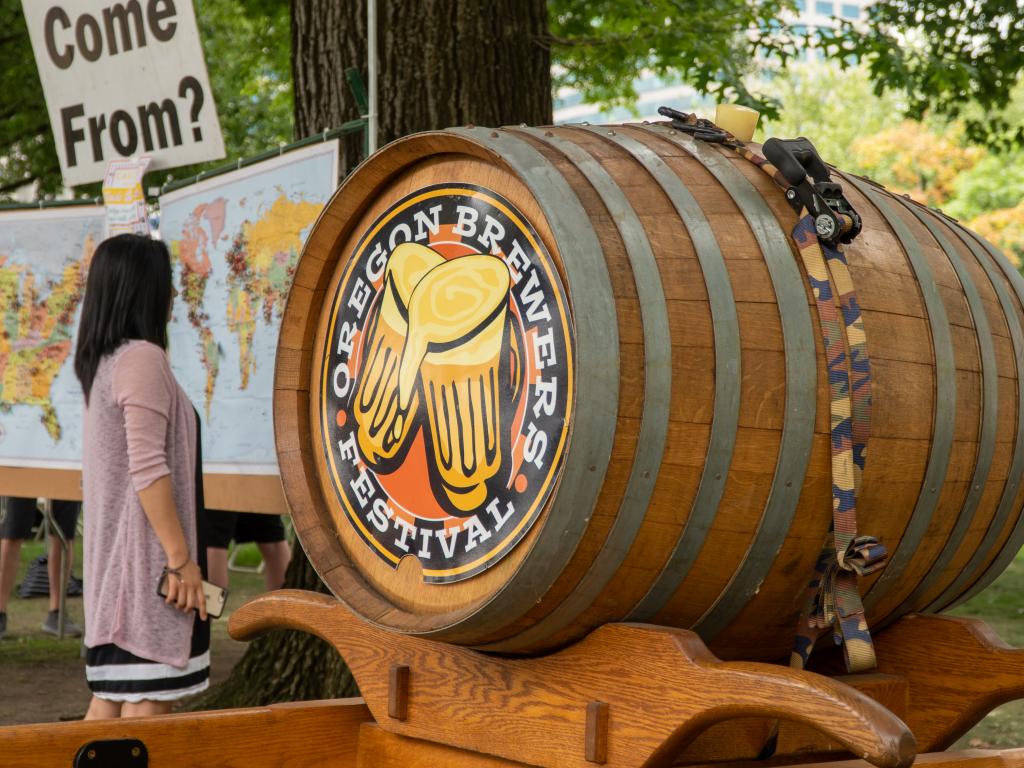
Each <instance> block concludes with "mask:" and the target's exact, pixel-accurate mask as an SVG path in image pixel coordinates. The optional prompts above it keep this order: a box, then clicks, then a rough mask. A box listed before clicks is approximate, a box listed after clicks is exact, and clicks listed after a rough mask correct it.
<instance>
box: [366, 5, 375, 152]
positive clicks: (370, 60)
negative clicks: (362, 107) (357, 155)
mask: <svg viewBox="0 0 1024 768" xmlns="http://www.w3.org/2000/svg"><path fill="white" fill-rule="evenodd" d="M366 57H367V65H366V71H367V79H368V80H369V81H370V82H369V84H368V85H369V89H370V99H369V100H370V109H369V111H368V112H367V114H366V149H367V154H368V155H372V154H373V153H374V152H376V151H377V0H366Z"/></svg>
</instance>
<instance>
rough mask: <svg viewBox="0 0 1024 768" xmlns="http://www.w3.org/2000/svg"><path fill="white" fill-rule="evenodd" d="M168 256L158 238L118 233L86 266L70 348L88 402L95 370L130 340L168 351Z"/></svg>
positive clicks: (103, 244) (76, 372) (169, 285)
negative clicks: (75, 336) (79, 312)
mask: <svg viewBox="0 0 1024 768" xmlns="http://www.w3.org/2000/svg"><path fill="white" fill-rule="evenodd" d="M170 310H171V255H170V253H169V252H168V250H167V246H166V245H165V244H164V243H162V242H161V241H159V240H153V239H152V238H149V237H143V236H141V235H117V236H115V237H111V238H108V239H106V240H104V241H103V242H102V243H100V244H99V247H97V248H96V253H95V254H93V257H92V263H91V264H90V265H89V279H88V281H87V282H86V284H85V298H84V299H83V301H82V320H81V322H80V323H79V326H78V342H77V346H76V347H75V375H77V376H78V380H79V381H80V382H81V383H82V390H83V391H84V392H85V400H86V402H88V401H89V393H90V392H91V390H92V382H93V379H94V378H96V369H97V368H98V367H99V364H100V360H101V359H103V356H104V355H109V354H110V353H111V352H113V351H114V350H115V349H117V348H118V347H119V346H121V344H123V343H124V342H125V341H127V340H129V339H144V340H145V341H151V342H153V343H154V344H156V345H158V346H160V347H162V348H164V349H167V317H168V315H169V314H170Z"/></svg>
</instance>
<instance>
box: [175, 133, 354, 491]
mask: <svg viewBox="0 0 1024 768" xmlns="http://www.w3.org/2000/svg"><path fill="white" fill-rule="evenodd" d="M337 179H338V145H337V142H329V143H324V144H318V145H313V146H310V147H305V148H302V149H297V150H294V151H291V152H288V153H286V154H284V155H281V156H279V157H276V158H273V159H271V160H267V161H264V162H262V163H259V164H256V165H253V166H250V167H247V168H242V169H240V170H237V171H232V172H230V173H227V174H223V175H221V176H216V177H214V178H211V179H209V180H206V181H201V182H199V183H197V184H193V185H191V186H188V187H184V188H182V189H180V190H175V191H173V192H169V193H167V194H166V195H164V196H163V197H161V199H160V236H161V237H162V238H163V240H164V241H165V242H166V243H167V244H168V245H169V246H170V249H171V256H172V260H173V268H174V284H175V286H176V287H177V289H178V294H179V295H178V298H177V300H176V301H175V306H174V311H173V316H172V319H171V324H170V328H169V334H168V335H169V343H170V352H171V366H172V368H173V370H174V374H175V376H176V377H177V379H178V381H179V383H180V384H181V386H182V387H183V388H184V389H185V391H186V393H187V394H188V395H189V397H190V398H191V400H192V402H193V404H194V405H195V406H196V408H197V409H198V411H199V414H200V416H201V417H202V422H203V459H204V471H205V472H206V473H207V474H208V475H209V474H221V475H276V474H277V458H276V454H275V451H274V426H273V413H272V396H273V383H274V358H275V355H276V351H277V336H278V329H279V327H280V323H281V316H282V314H283V312H284V307H285V302H286V300H287V298H288V289H289V287H290V286H291V280H292V275H293V273H294V270H295V266H296V263H297V262H298V258H299V253H300V252H301V251H302V245H303V243H304V242H305V240H306V237H307V236H308V235H309V232H310V230H311V229H312V226H313V223H314V222H315V221H316V218H317V216H318V215H319V214H320V211H321V210H322V208H323V207H324V205H325V204H326V202H327V200H328V199H329V198H330V196H331V194H332V193H333V192H334V190H335V188H336V187H337ZM207 485H208V487H209V485H210V484H209V482H208V483H207ZM243 506H247V505H243ZM238 508H242V507H238Z"/></svg>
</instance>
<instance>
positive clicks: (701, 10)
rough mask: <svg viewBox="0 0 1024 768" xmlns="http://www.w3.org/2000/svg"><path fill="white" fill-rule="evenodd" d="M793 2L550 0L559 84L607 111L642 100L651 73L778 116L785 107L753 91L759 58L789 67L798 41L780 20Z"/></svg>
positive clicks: (555, 73) (785, 0) (724, 99)
mask: <svg viewBox="0 0 1024 768" xmlns="http://www.w3.org/2000/svg"><path fill="white" fill-rule="evenodd" d="M794 8H795V5H794V3H793V0H704V1H703V2H694V0H549V2H548V11H549V23H550V42H551V45H552V58H553V60H554V61H555V62H556V66H555V69H554V84H555V86H556V87H558V86H571V87H573V88H576V89H578V90H579V91H580V92H581V93H582V94H583V97H584V99H586V100H587V101H592V102H599V103H602V104H604V105H608V106H623V105H625V106H630V105H631V104H633V103H634V102H635V100H636V96H637V94H636V91H635V90H634V88H633V81H634V79H635V78H637V77H638V76H639V75H640V74H641V72H643V71H645V70H647V71H650V72H653V73H654V74H656V75H658V76H659V77H662V78H666V77H670V76H678V77H681V78H682V79H683V81H684V82H686V83H688V84H689V85H691V86H693V87H694V88H695V89H696V90H697V91H698V92H699V93H701V94H709V95H713V96H716V97H717V98H719V99H720V100H723V101H726V100H727V101H732V102H736V103H739V104H745V105H747V106H751V107H754V108H756V109H760V110H761V111H763V112H764V113H765V114H769V115H773V116H774V115H776V114H777V108H778V104H777V102H775V101H774V100H773V99H771V98H767V97H765V96H764V95H761V94H755V93H752V92H750V91H749V90H748V89H747V87H746V85H745V84H744V78H745V76H746V75H748V74H750V73H751V72H752V71H753V70H754V69H755V56H764V57H767V58H771V59H773V60H774V61H776V62H778V63H779V65H780V66H784V65H785V64H786V62H787V61H788V60H789V58H790V57H791V56H792V55H794V54H795V53H796V45H797V43H798V42H799V40H798V38H797V37H796V36H795V35H794V34H793V32H792V30H790V29H789V28H788V27H787V26H786V25H785V24H783V23H781V22H780V21H779V18H780V16H781V14H782V12H783V10H793V9H794Z"/></svg>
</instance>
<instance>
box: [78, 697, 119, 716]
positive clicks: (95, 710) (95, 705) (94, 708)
mask: <svg viewBox="0 0 1024 768" xmlns="http://www.w3.org/2000/svg"><path fill="white" fill-rule="evenodd" d="M120 716H121V702H119V701H107V700H106V699H101V698H99V697H98V696H93V697H92V701H90V702H89V710H88V711H87V712H86V713H85V719H86V720H112V719H113V718H115V717H120Z"/></svg>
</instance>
